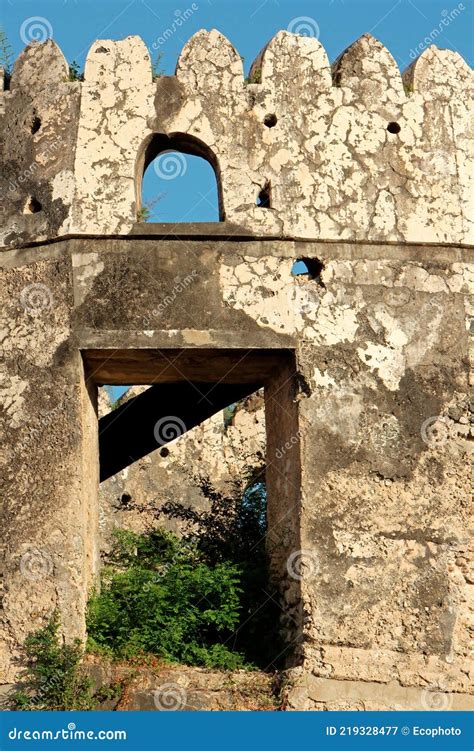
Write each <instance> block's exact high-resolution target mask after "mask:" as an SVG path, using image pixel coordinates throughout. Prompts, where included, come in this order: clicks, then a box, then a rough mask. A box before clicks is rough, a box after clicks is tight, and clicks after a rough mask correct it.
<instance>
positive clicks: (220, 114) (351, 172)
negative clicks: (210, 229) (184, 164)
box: [0, 30, 474, 245]
mask: <svg viewBox="0 0 474 751" xmlns="http://www.w3.org/2000/svg"><path fill="white" fill-rule="evenodd" d="M473 90H474V87H473V75H472V71H471V69H470V68H469V67H468V66H467V65H466V63H465V62H464V61H463V59H462V58H461V57H460V56H459V55H458V54H457V53H454V52H451V51H449V50H440V49H437V48H436V47H434V46H432V47H430V48H429V49H428V50H426V51H425V52H424V53H423V54H422V55H421V56H420V57H419V58H418V60H416V61H415V62H414V63H413V65H411V66H410V68H409V69H408V70H407V71H406V72H405V73H404V75H403V77H402V75H401V73H400V71H399V69H398V66H397V64H396V62H395V61H394V59H393V57H392V56H391V55H390V53H389V52H388V50H387V49H385V47H384V46H383V45H382V44H381V43H380V42H378V41H377V40H376V39H374V38H373V37H372V36H370V35H368V34H365V35H363V36H362V37H361V38H360V39H359V40H357V41H356V42H355V43H354V44H353V45H351V46H350V47H349V48H348V49H347V50H346V51H345V52H343V53H342V55H341V56H340V57H339V58H338V59H337V60H336V62H335V63H334V65H333V66H332V69H331V66H330V64H329V61H328V58H327V55H326V52H325V50H324V48H323V47H322V45H321V44H320V43H319V41H318V40H316V39H314V38H308V37H300V36H297V35H294V34H291V33H289V32H287V31H282V32H279V33H278V34H277V35H276V36H275V37H274V38H273V39H272V40H271V41H270V42H269V43H268V44H267V46H266V47H265V48H264V49H263V50H262V52H261V53H260V54H259V55H258V57H257V58H256V60H255V61H254V63H253V65H252V67H251V71H250V75H249V78H248V79H247V80H245V79H244V72H243V66H242V60H241V58H240V56H239V55H238V53H237V51H236V50H235V49H234V47H233V46H232V45H231V44H230V42H229V41H228V40H227V39H226V38H225V37H224V36H222V34H220V33H219V32H218V31H216V30H212V31H210V32H208V31H204V30H202V31H199V32H197V33H196V34H195V35H194V36H193V37H192V38H191V39H190V40H189V42H188V43H187V44H186V45H185V47H184V49H183V50H182V52H181V55H180V57H179V60H178V63H177V67H176V73H175V75H174V76H171V77H168V76H160V77H158V78H157V79H155V80H153V77H152V70H151V63H150V58H149V54H148V51H147V49H146V47H145V44H144V43H143V41H142V40H141V39H140V38H138V37H128V38H126V39H124V40H121V41H110V40H98V41H96V42H94V44H93V45H92V47H91V49H90V51H89V53H88V55H87V61H86V66H85V76H84V81H83V82H78V81H73V82H71V81H68V66H67V64H66V61H65V59H64V56H63V55H62V53H61V51H60V50H59V48H58V47H57V46H56V44H55V43H54V42H53V41H52V40H48V41H47V42H45V43H44V44H39V43H36V42H33V43H32V44H31V45H29V46H28V47H27V48H26V49H25V50H24V51H23V52H22V54H21V55H20V57H19V58H18V60H17V62H16V64H15V67H14V70H13V74H12V78H11V85H10V90H8V91H5V92H4V93H3V95H2V96H1V97H0V99H2V100H3V102H2V108H3V116H1V117H0V141H1V142H2V143H3V153H2V155H1V161H2V183H1V185H0V188H1V192H2V204H3V219H4V222H3V225H4V226H3V240H2V244H4V245H17V244H21V243H25V242H30V241H35V240H38V241H41V240H44V239H49V238H54V237H57V236H60V235H68V234H94V235H107V234H128V233H130V232H131V231H132V228H133V225H134V224H135V223H136V217H137V211H138V209H139V208H140V204H141V196H140V193H141V180H142V176H143V171H144V168H145V167H146V165H147V162H148V161H149V160H150V159H151V158H153V156H156V154H158V153H159V152H160V150H162V149H164V148H177V149H182V150H183V151H185V152H188V153H197V154H200V155H202V156H205V157H206V158H207V159H209V161H210V162H211V163H212V165H213V166H214V168H215V171H216V175H217V179H218V182H219V193H220V200H221V218H222V219H225V220H226V221H227V222H230V223H233V224H235V225H237V226H238V227H239V229H240V230H245V231H246V232H248V233H254V234H258V235H265V234H270V235H278V236H288V237H297V238H314V239H323V240H339V239H347V240H355V241H357V240H360V241H362V240H364V241H366V240H380V241H397V242H427V243H450V244H453V243H469V242H472V241H473V237H474V229H473V220H472V198H471V196H472V193H473V191H472V174H474V170H473V168H472V159H473V150H474V149H473V134H472V117H473V114H472V112H473V110H472V101H473ZM262 189H264V190H265V191H266V194H267V195H268V196H269V201H267V203H269V205H268V206H259V205H257V198H258V195H259V193H260V191H261V190H262Z"/></svg>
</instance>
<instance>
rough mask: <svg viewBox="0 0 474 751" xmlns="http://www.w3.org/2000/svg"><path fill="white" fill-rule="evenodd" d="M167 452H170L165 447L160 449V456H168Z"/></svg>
mask: <svg viewBox="0 0 474 751" xmlns="http://www.w3.org/2000/svg"><path fill="white" fill-rule="evenodd" d="M169 453H170V450H169V449H167V448H166V447H165V448H162V449H160V456H162V457H163V458H166V457H167V456H169Z"/></svg>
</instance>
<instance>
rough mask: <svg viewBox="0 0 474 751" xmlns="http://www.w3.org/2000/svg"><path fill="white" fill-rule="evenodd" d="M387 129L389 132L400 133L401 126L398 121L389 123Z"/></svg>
mask: <svg viewBox="0 0 474 751" xmlns="http://www.w3.org/2000/svg"><path fill="white" fill-rule="evenodd" d="M387 130H388V132H389V133H400V131H401V128H400V126H399V124H398V123H389V124H388V125H387Z"/></svg>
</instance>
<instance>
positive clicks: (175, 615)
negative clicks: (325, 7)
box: [87, 530, 244, 669]
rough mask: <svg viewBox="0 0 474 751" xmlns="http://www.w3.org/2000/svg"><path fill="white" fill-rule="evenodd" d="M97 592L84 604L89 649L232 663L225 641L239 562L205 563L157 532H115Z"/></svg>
mask: <svg viewBox="0 0 474 751" xmlns="http://www.w3.org/2000/svg"><path fill="white" fill-rule="evenodd" d="M108 563H109V565H108V566H107V567H106V568H105V569H104V572H103V577H102V587H101V592H100V593H95V594H94V595H93V596H92V598H91V600H90V602H89V607H88V618H87V626H88V634H89V641H88V645H89V648H90V649H92V650H93V651H99V652H103V653H108V654H110V655H113V656H115V657H119V658H130V657H134V656H138V655H141V654H146V653H148V654H150V653H151V654H153V655H156V656H157V657H160V658H163V659H166V660H169V661H175V662H183V663H186V664H189V665H202V666H205V667H217V668H225V669H236V668H238V667H242V666H243V664H244V660H243V657H242V655H240V654H239V653H236V652H233V651H231V650H230V649H229V648H228V647H227V646H226V645H225V642H226V640H228V639H230V638H231V637H232V634H233V632H234V630H235V628H236V626H237V623H238V621H239V608H240V595H241V590H240V586H239V582H240V570H239V567H238V566H236V565H235V564H233V563H230V562H228V561H223V562H220V563H216V564H215V565H210V564H209V563H208V562H207V561H206V560H205V559H204V556H202V554H200V552H199V550H198V548H197V546H196V545H195V544H192V543H190V542H188V541H182V540H180V539H178V538H177V537H176V536H175V535H172V534H171V533H168V532H164V531H160V530H157V531H154V532H151V533H148V534H143V535H136V534H134V533H132V532H124V531H122V532H118V533H117V534H116V538H115V544H114V546H113V549H112V553H111V555H110V556H109V562H108Z"/></svg>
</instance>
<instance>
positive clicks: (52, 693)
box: [11, 615, 95, 710]
mask: <svg viewBox="0 0 474 751" xmlns="http://www.w3.org/2000/svg"><path fill="white" fill-rule="evenodd" d="M58 629H59V620H58V617H57V615H55V616H53V618H52V619H51V621H50V622H49V623H48V625H47V626H45V627H44V628H42V629H40V630H39V631H36V632H35V633H34V634H30V635H29V636H27V638H26V640H25V644H24V651H25V654H26V658H27V663H28V665H27V668H26V669H25V671H24V672H23V674H22V676H21V680H20V687H19V688H18V689H17V690H15V691H14V692H13V694H12V696H11V703H12V708H13V709H17V710H35V709H36V710H73V709H74V710H86V709H93V708H94V705H95V702H94V701H93V698H92V690H91V683H90V681H89V679H88V678H87V677H86V676H85V674H84V673H83V672H82V669H81V667H80V663H81V660H82V657H83V649H82V645H81V643H80V641H79V640H76V641H75V642H73V643H72V644H64V643H61V640H60V637H59V635H58Z"/></svg>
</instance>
